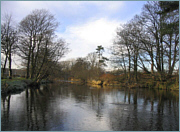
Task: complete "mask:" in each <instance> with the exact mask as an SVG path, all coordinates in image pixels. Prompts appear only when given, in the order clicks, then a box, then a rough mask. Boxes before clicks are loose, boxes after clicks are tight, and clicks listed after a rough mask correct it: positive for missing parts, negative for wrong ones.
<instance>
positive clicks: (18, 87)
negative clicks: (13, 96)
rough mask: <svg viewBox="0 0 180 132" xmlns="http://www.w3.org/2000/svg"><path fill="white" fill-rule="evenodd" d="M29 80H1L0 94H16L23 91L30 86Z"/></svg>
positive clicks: (30, 81)
mask: <svg viewBox="0 0 180 132" xmlns="http://www.w3.org/2000/svg"><path fill="white" fill-rule="evenodd" d="M32 82H33V81H32V80H30V79H2V80H1V94H9V93H16V92H20V91H23V90H25V89H26V88H28V86H29V85H30V84H32Z"/></svg>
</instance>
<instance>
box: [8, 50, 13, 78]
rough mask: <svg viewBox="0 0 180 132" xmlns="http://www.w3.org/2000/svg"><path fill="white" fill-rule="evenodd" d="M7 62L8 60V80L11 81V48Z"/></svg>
mask: <svg viewBox="0 0 180 132" xmlns="http://www.w3.org/2000/svg"><path fill="white" fill-rule="evenodd" d="M8 60H9V79H12V69H11V47H10V49H9V57H8Z"/></svg>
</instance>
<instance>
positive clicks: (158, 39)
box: [111, 1, 179, 82]
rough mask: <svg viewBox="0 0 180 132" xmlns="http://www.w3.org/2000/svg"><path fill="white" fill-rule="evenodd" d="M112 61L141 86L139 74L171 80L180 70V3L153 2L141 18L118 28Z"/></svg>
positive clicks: (137, 17)
mask: <svg viewBox="0 0 180 132" xmlns="http://www.w3.org/2000/svg"><path fill="white" fill-rule="evenodd" d="M116 34H117V35H116V38H115V40H114V43H113V45H112V47H111V52H112V57H111V61H112V63H113V64H114V66H115V67H117V68H120V69H123V71H124V73H125V75H126V76H127V78H128V80H129V81H130V80H131V79H132V76H131V72H133V79H134V80H135V81H136V82H137V71H138V69H142V70H143V71H144V72H146V73H151V74H152V75H157V76H158V78H159V80H161V81H164V80H166V79H168V78H170V77H171V76H172V74H173V71H174V69H175V67H176V66H177V67H178V69H179V65H178V64H177V63H178V62H179V2H178V1H151V2H150V1H149V2H147V4H145V5H144V6H143V9H142V12H141V14H140V15H135V16H134V17H133V18H132V19H131V20H130V21H128V22H127V23H125V24H123V25H121V26H120V27H118V29H117V31H116Z"/></svg>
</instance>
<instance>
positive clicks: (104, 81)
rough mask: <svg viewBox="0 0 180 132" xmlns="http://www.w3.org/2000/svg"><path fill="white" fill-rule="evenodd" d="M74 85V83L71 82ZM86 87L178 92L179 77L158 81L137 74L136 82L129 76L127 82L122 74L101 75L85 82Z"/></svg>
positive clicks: (157, 79)
mask: <svg viewBox="0 0 180 132" xmlns="http://www.w3.org/2000/svg"><path fill="white" fill-rule="evenodd" d="M74 80H76V82H77V83H78V82H79V83H80V82H83V81H81V80H80V79H71V81H74ZM73 83H74V82H73ZM86 83H87V84H88V85H99V86H102V87H106V86H119V87H126V88H153V89H165V90H179V75H173V76H172V77H171V78H168V79H167V80H163V81H161V80H159V77H158V76H157V75H151V74H145V73H138V76H137V80H135V79H134V75H133V74H131V75H130V79H129V80H128V78H127V76H126V75H124V74H121V75H113V74H103V75H101V76H100V77H99V79H88V80H86Z"/></svg>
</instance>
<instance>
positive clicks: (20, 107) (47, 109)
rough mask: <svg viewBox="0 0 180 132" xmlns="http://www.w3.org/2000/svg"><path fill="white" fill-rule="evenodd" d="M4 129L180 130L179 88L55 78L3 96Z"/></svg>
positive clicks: (2, 122) (2, 126)
mask: <svg viewBox="0 0 180 132" xmlns="http://www.w3.org/2000/svg"><path fill="white" fill-rule="evenodd" d="M1 130H3V131H5V130H8V131H11V130H16V131H21V130H23V131H30V130H31V131H32V130H36V131H37V130H41V131H123V130H124V131H140V130H143V131H145V130H148V131H150V130H153V131H157V130H161V131H170V130H176V131H178V130H179V93H177V92H169V91H165V90H152V89H124V88H118V87H116V88H94V87H90V86H85V85H84V86H78V85H70V84H67V85H62V84H58V83H55V84H50V85H47V86H41V87H40V89H27V90H26V91H24V92H22V93H20V94H15V95H9V96H1Z"/></svg>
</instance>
